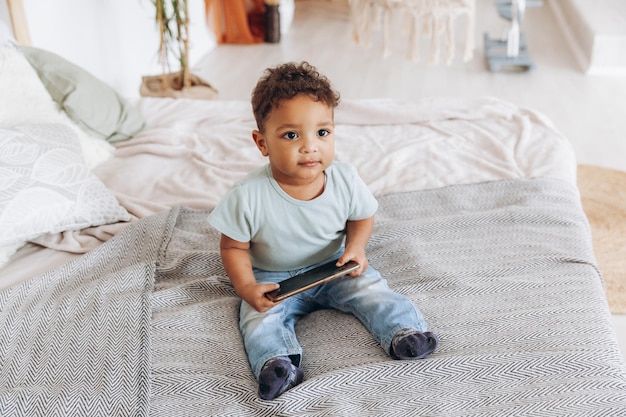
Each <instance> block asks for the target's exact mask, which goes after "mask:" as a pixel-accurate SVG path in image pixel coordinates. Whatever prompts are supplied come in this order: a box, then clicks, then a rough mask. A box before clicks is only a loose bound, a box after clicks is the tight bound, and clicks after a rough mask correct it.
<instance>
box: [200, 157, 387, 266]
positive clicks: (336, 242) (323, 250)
mask: <svg viewBox="0 0 626 417" xmlns="http://www.w3.org/2000/svg"><path fill="white" fill-rule="evenodd" d="M325 172H326V184H325V187H324V192H323V193H322V194H321V195H320V196H318V197H316V198H315V199H313V200H310V201H302V200H297V199H295V198H293V197H291V196H289V195H288V194H287V193H286V192H285V191H283V189H282V188H280V185H278V183H277V182H276V180H275V179H274V177H273V176H272V171H271V168H270V166H269V164H268V165H266V166H264V167H262V168H260V169H258V170H257V171H254V172H252V173H251V174H249V175H248V176H247V177H246V178H245V179H243V180H242V181H240V182H238V183H236V184H235V185H234V186H233V188H231V189H230V190H229V191H228V193H227V194H226V195H225V196H224V198H223V199H222V201H220V203H219V204H218V206H217V207H216V208H215V209H214V210H213V212H212V213H211V214H210V215H209V218H208V221H209V224H211V226H213V227H214V228H216V229H217V230H218V231H220V232H221V233H223V234H224V235H226V236H228V237H230V238H231V239H234V240H237V241H239V242H250V250H249V253H250V258H251V260H252V265H253V266H254V267H256V268H260V269H264V270H268V271H288V270H293V269H300V268H304V267H306V266H309V265H312V264H314V263H317V262H321V261H323V260H324V259H326V258H328V257H330V256H332V255H333V254H334V253H336V252H337V251H338V250H339V249H340V248H341V245H342V244H343V242H344V239H345V229H346V222H347V221H348V220H363V219H367V218H369V217H371V216H373V215H374V213H376V210H377V209H378V202H377V201H376V198H374V196H373V195H372V193H371V192H370V190H369V189H368V188H367V185H365V183H364V182H363V180H362V179H361V178H360V177H359V175H358V173H357V171H356V168H354V166H352V165H350V164H346V163H341V162H333V163H332V164H331V166H329V167H328V169H326V171H325Z"/></svg>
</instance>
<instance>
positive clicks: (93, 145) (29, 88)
mask: <svg viewBox="0 0 626 417" xmlns="http://www.w3.org/2000/svg"><path fill="white" fill-rule="evenodd" d="M0 92H1V93H0V126H12V125H17V124H31V123H62V124H64V125H67V126H69V127H70V128H72V129H73V130H74V131H75V132H76V135H77V137H78V139H79V140H80V146H81V149H82V153H83V157H84V158H85V162H86V164H87V166H88V167H89V168H90V169H92V168H94V167H95V166H97V165H98V164H100V163H102V162H104V161H105V160H107V159H109V158H110V157H111V156H112V155H113V151H114V150H115V148H114V147H113V145H111V144H110V143H108V142H106V141H105V140H102V139H99V138H94V137H91V136H89V135H88V134H86V133H85V132H83V130H81V129H80V127H78V126H77V125H76V124H75V123H74V122H72V121H71V120H70V118H69V117H68V116H67V115H66V114H65V113H64V112H63V111H62V110H61V109H60V108H59V106H58V105H57V104H56V103H55V101H54V100H53V99H52V97H51V96H50V94H49V93H48V90H46V87H45V86H44V85H43V83H42V82H41V80H40V79H39V76H38V75H37V72H36V71H35V70H34V69H33V67H32V66H31V65H30V63H29V62H28V60H27V59H26V57H24V55H22V53H20V52H19V51H18V50H17V49H15V47H13V46H5V47H3V48H0Z"/></svg>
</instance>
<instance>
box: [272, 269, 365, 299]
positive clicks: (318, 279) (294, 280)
mask: <svg viewBox="0 0 626 417" xmlns="http://www.w3.org/2000/svg"><path fill="white" fill-rule="evenodd" d="M336 263H337V260H334V261H332V262H328V263H325V264H323V265H320V266H318V267H316V268H313V269H311V270H310V271H306V272H303V273H301V274H298V275H294V276H293V277H291V278H287V279H286V280H284V281H281V282H279V283H278V284H279V285H280V288H279V289H277V290H274V291H272V292H268V293H267V294H266V296H267V298H269V299H270V300H272V301H281V300H284V299H285V298H287V297H291V296H292V295H296V294H299V293H301V292H303V291H306V290H308V289H310V288H313V287H316V286H318V285H322V284H324V283H325V282H329V281H332V280H333V279H336V278H339V277H342V276H344V275H348V274H349V273H350V272H352V271H354V270H355V269H358V268H359V264H357V263H356V262H352V261H350V262H348V263H346V264H345V265H343V266H340V267H338V266H336V265H335V264H336Z"/></svg>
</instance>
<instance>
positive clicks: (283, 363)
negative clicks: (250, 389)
mask: <svg viewBox="0 0 626 417" xmlns="http://www.w3.org/2000/svg"><path fill="white" fill-rule="evenodd" d="M303 378H304V373H303V372H302V370H300V368H298V367H297V366H295V365H294V364H292V363H291V361H290V360H289V358H287V357H278V358H273V359H270V360H268V361H267V362H265V365H263V368H261V373H260V374H259V396H260V397H261V398H263V399H264V400H273V399H274V398H276V397H278V396H279V395H281V394H282V393H283V392H285V391H287V390H288V389H290V388H293V387H295V386H296V385H298V384H299V383H301V382H302V379H303Z"/></svg>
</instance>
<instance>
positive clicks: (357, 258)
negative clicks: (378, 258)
mask: <svg viewBox="0 0 626 417" xmlns="http://www.w3.org/2000/svg"><path fill="white" fill-rule="evenodd" d="M349 261H354V262H356V263H358V264H359V268H358V269H355V270H354V271H352V272H350V276H351V277H358V276H359V275H361V274H362V273H363V271H365V270H366V269H367V266H368V265H369V261H368V260H367V256H365V250H364V249H356V248H350V247H349V246H348V247H346V250H345V251H344V252H343V254H342V255H341V256H340V257H339V259H337V263H336V265H337V266H343V265H345V264H346V263H348V262H349Z"/></svg>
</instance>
